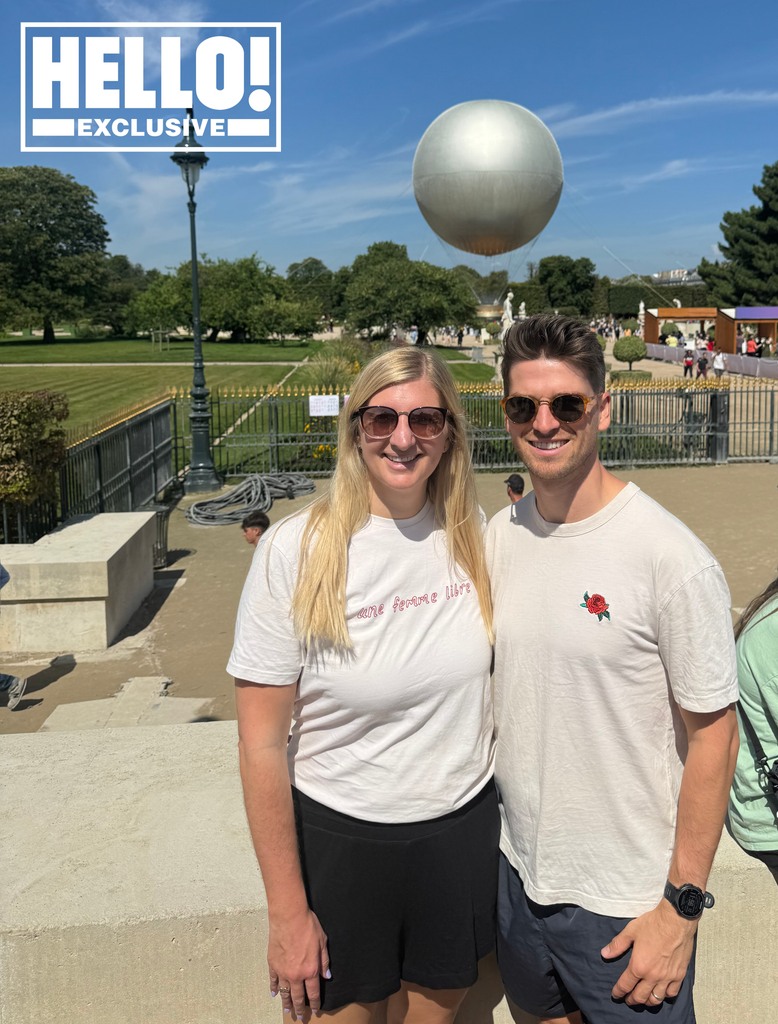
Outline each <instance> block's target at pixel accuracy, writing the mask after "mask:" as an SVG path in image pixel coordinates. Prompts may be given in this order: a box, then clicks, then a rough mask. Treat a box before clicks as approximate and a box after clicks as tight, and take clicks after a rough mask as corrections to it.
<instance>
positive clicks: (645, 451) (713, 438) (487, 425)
mask: <svg viewBox="0 0 778 1024" xmlns="http://www.w3.org/2000/svg"><path fill="white" fill-rule="evenodd" d="M649 385H650V386H643V385H642V384H641V385H634V386H633V385H623V386H616V387H614V388H612V389H611V392H610V393H611V403H612V405H611V408H612V414H611V426H610V428H609V430H608V431H607V432H606V433H604V434H603V435H602V437H601V439H600V455H601V458H602V460H603V462H604V463H605V464H606V465H608V466H660V465H684V464H686V465H695V464H711V463H721V462H732V461H774V460H778V423H777V422H776V413H777V412H778V409H776V403H777V398H776V396H777V395H778V387H776V384H775V383H774V382H772V381H753V380H750V381H749V380H746V381H732V380H726V381H723V382H720V381H716V380H708V381H705V382H696V381H695V382H694V383H691V382H689V383H688V384H685V385H684V384H683V383H682V382H681V381H679V380H677V379H676V380H673V381H663V382H649ZM309 397H310V396H309V394H308V393H307V392H302V391H297V390H292V389H288V390H287V391H286V392H285V393H280V392H273V391H272V390H270V391H267V392H265V391H263V390H262V389H245V390H241V389H238V390H236V391H232V392H229V393H216V392H215V393H213V394H212V395H211V399H210V402H211V415H212V420H211V437H212V441H213V459H214V464H215V466H216V468H217V470H218V471H219V472H220V473H222V474H223V475H224V476H225V477H226V478H231V477H232V478H234V477H241V476H245V475H247V474H249V473H291V472H297V473H305V474H307V475H308V476H313V477H322V476H329V475H330V473H331V472H332V467H333V464H334V461H335V457H336V455H337V417H336V416H334V415H331V416H313V415H311V413H310V411H309ZM345 398H346V396H345V395H343V394H341V395H339V396H338V404H339V407H340V408H342V407H343V404H344V401H345ZM499 400H500V395H499V394H498V393H497V392H496V391H494V390H491V389H490V388H484V387H481V388H477V387H473V388H471V389H468V390H465V391H463V393H462V401H463V404H464V407H465V413H466V415H467V419H468V422H469V424H470V430H471V437H472V442H473V462H474V465H475V468H476V469H478V470H501V469H507V468H511V467H515V466H516V454H515V452H514V449H513V446H512V444H511V442H510V439H509V438H508V436H507V434H506V432H505V420H504V416H503V413H502V409H501V408H500V404H499ZM188 411H189V405H188V397H187V396H186V395H184V394H182V395H179V396H177V398H176V400H175V403H174V413H173V418H174V430H173V435H174V466H175V469H176V471H177V472H178V471H181V470H182V469H183V468H184V467H185V466H186V464H187V461H188V457H189V450H190V436H189V419H188Z"/></svg>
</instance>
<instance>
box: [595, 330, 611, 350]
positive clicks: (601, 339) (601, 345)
mask: <svg viewBox="0 0 778 1024" xmlns="http://www.w3.org/2000/svg"><path fill="white" fill-rule="evenodd" d="M597 341H599V343H600V348H601V349H602V350H603V352H604V351H605V346H606V345H607V344H608V343H607V341H606V340H605V338H603V336H602V335H601V334H598V335H597Z"/></svg>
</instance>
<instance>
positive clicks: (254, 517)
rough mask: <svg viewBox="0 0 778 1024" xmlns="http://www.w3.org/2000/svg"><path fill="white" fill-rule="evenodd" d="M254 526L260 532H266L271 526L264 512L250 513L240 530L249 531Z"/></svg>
mask: <svg viewBox="0 0 778 1024" xmlns="http://www.w3.org/2000/svg"><path fill="white" fill-rule="evenodd" d="M252 526H253V527H258V528H259V529H260V530H266V529H267V528H268V526H270V520H269V519H268V517H267V516H266V515H265V513H264V512H249V514H248V515H247V516H246V518H245V519H244V520H243V522H242V523H241V524H240V528H241V530H249V529H251V527H252Z"/></svg>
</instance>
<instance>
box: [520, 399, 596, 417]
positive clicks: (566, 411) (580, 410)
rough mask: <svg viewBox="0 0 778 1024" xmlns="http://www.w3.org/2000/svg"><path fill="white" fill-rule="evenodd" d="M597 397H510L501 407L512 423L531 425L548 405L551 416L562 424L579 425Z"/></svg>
mask: <svg viewBox="0 0 778 1024" xmlns="http://www.w3.org/2000/svg"><path fill="white" fill-rule="evenodd" d="M596 397H597V396H596V395H595V396H594V397H592V398H588V397H587V396H586V395H557V396H556V398H541V399H539V400H538V399H537V398H530V397H529V395H510V396H509V397H508V398H503V399H502V401H501V402H500V405H501V406H502V408H503V412H504V413H505V415H506V416H507V417H508V419H509V420H510V421H511V423H530V422H531V421H532V420H534V419H535V417H536V416H537V414H538V409H539V408H540V407H541V405H547V406H548V407H549V409H550V410H551V415H552V416H553V417H554V419H555V420H559V422H560V423H577V421H578V420H580V419H581V418H582V417H583V416H585V415H586V410H587V409H588V408H589V406H590V405H591V404H592V402H594V401H595V400H596Z"/></svg>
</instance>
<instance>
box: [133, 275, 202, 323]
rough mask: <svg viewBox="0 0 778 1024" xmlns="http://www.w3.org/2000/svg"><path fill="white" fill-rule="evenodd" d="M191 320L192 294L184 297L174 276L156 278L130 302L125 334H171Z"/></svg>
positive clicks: (183, 292) (179, 283)
mask: <svg viewBox="0 0 778 1024" xmlns="http://www.w3.org/2000/svg"><path fill="white" fill-rule="evenodd" d="M191 316H192V293H191V291H190V292H189V293H188V294H187V293H186V292H185V291H184V290H183V289H182V285H181V281H180V279H179V278H178V277H177V275H175V274H160V275H159V276H157V277H156V278H155V279H153V280H152V282H151V284H150V285H149V286H148V288H146V289H145V290H144V291H142V292H139V293H138V294H137V295H135V297H134V298H133V299H132V300H131V301H130V304H129V306H128V308H127V317H126V324H127V330H128V331H131V332H133V333H136V332H137V331H155V330H162V331H173V330H175V328H176V327H178V326H179V324H184V323H188V322H190V321H191Z"/></svg>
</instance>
